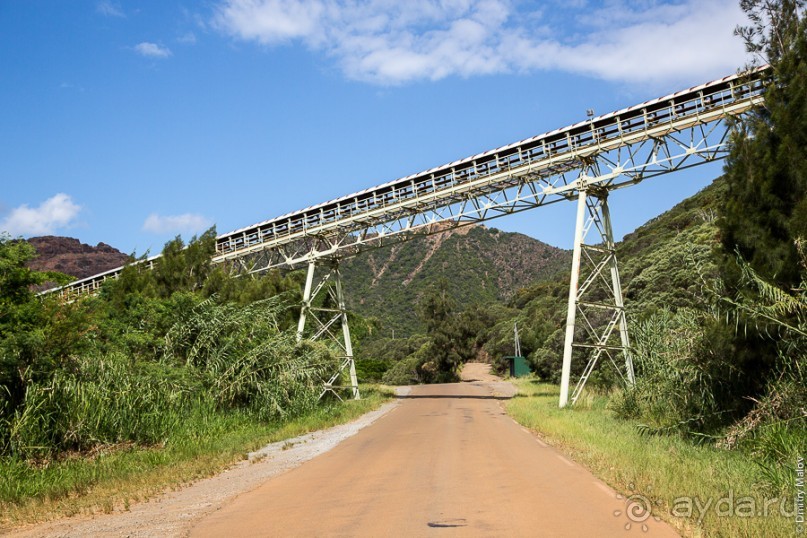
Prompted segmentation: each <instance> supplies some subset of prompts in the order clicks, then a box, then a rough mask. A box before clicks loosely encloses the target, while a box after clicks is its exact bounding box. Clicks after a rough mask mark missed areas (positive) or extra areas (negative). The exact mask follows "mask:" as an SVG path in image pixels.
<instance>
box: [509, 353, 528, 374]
mask: <svg viewBox="0 0 807 538" xmlns="http://www.w3.org/2000/svg"><path fill="white" fill-rule="evenodd" d="M505 359H507V362H508V363H509V364H510V377H524V376H525V375H529V374H530V363H528V362H527V359H525V358H524V357H505Z"/></svg>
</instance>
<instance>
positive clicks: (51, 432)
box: [9, 354, 191, 458]
mask: <svg viewBox="0 0 807 538" xmlns="http://www.w3.org/2000/svg"><path fill="white" fill-rule="evenodd" d="M190 392H191V391H190V390H189V387H188V386H186V385H184V384H181V383H176V381H175V380H171V379H166V378H163V377H161V376H156V375H153V376H151V375H144V372H143V371H142V370H141V369H138V368H137V367H135V366H134V365H132V364H131V362H130V361H129V360H128V359H127V358H126V357H124V356H123V355H120V354H112V355H108V356H100V357H96V356H88V357H85V358H83V359H81V360H79V361H78V363H77V365H76V368H75V369H74V370H73V371H68V370H60V371H57V372H56V373H55V374H54V376H53V377H52V378H51V379H50V380H49V381H47V382H33V383H30V384H28V386H27V388H26V391H25V397H24V400H23V404H22V405H21V406H20V407H19V408H18V409H17V410H16V412H15V413H14V416H13V417H12V419H11V421H10V423H9V444H10V449H11V452H12V453H13V454H16V455H18V456H21V457H23V458H41V457H50V456H52V455H54V454H55V453H57V452H63V451H68V450H86V449H88V448H91V447H93V446H95V445H99V444H114V443H119V442H122V441H134V442H138V443H144V444H155V443H159V442H162V441H164V440H165V439H166V438H167V437H168V435H169V434H170V432H171V431H172V430H173V429H174V428H175V427H176V426H177V425H178V423H179V421H180V420H181V418H182V412H183V411H182V410H183V408H184V407H185V404H186V403H187V401H188V399H189V397H190Z"/></svg>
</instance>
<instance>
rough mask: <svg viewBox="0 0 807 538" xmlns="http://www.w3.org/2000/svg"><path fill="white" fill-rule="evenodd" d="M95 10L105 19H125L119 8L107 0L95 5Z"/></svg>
mask: <svg viewBox="0 0 807 538" xmlns="http://www.w3.org/2000/svg"><path fill="white" fill-rule="evenodd" d="M95 10H96V11H97V12H98V13H100V14H101V15H104V16H107V17H125V16H126V14H125V13H124V12H123V10H122V9H121V8H120V6H119V5H118V4H117V3H115V2H110V1H109V0H102V1H101V2H98V3H97V4H95Z"/></svg>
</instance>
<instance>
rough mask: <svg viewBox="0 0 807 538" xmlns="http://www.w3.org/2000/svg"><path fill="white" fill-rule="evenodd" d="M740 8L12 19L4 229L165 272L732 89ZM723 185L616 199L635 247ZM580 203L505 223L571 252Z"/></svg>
mask: <svg viewBox="0 0 807 538" xmlns="http://www.w3.org/2000/svg"><path fill="white" fill-rule="evenodd" d="M737 4H738V0H675V1H666V2H665V1H656V0H635V1H623V0H601V1H593V0H565V1H561V0H557V1H555V0H547V1H543V2H519V1H516V0H512V1H510V0H442V1H436V0H407V1H406V2H398V1H394V0H209V1H206V2H191V1H184V2H183V1H174V0H159V1H157V0H153V1H138V2H135V1H126V0H117V1H113V0H104V1H71V2H62V1H58V0H51V1H37V0H26V1H2V2H0V100H2V103H3V112H2V121H0V186H2V187H1V188H0V231H2V230H5V231H7V232H9V233H10V234H11V235H12V236H20V235H21V236H25V237H29V236H35V235H44V234H56V235H68V236H72V237H77V238H79V239H80V240H81V241H82V242H86V243H90V244H95V243H98V242H101V241H103V242H106V243H108V244H111V245H113V246H115V247H117V248H119V249H121V250H123V251H125V252H134V251H136V252H137V253H138V254H143V253H145V252H146V251H149V250H150V251H151V253H152V254H154V253H157V252H159V251H160V250H161V248H162V245H163V244H164V242H165V241H167V240H168V239H170V238H172V237H174V236H175V235H177V234H182V235H183V237H186V238H188V237H190V235H192V234H194V233H198V232H201V231H204V230H205V229H206V228H207V227H208V226H210V225H213V224H216V226H217V230H218V231H219V232H220V233H222V232H227V231H230V230H233V229H236V228H240V227H243V226H246V225H249V224H252V223H254V222H258V221H262V220H266V219H269V218H272V217H275V216H278V215H280V214H283V213H287V212H289V211H292V210H295V209H299V208H303V207H306V206H309V205H312V204H315V203H318V202H322V201H325V200H328V199H332V198H335V197H337V196H340V195H343V194H348V193H350V192H354V191H357V190H361V189H364V188H366V187H369V186H371V185H375V184H378V183H383V182H386V181H390V180H392V179H395V178H398V177H401V176H404V175H408V174H411V173H414V172H418V171H421V170H424V169H427V168H430V167H433V166H436V165H439V164H443V163H447V162H450V161H454V160H456V159H459V158H463V157H466V156H469V155H472V154H475V153H478V152H480V151H485V150H488V149H491V148H494V147H498V146H501V145H504V144H507V143H510V142H514V141H517V140H520V139H523V138H527V137H529V136H533V135H537V134H540V133H543V132H546V131H549V130H552V129H555V128H558V127H562V126H565V125H567V124H571V123H575V122H577V121H580V120H582V119H585V112H586V109H588V108H593V109H594V110H595V111H596V113H597V114H604V113H607V112H610V111H612V110H616V109H619V108H623V107H626V106H630V105H633V104H636V103H638V102H641V101H645V100H648V99H652V98H655V97H659V96H661V95H664V94H667V93H671V92H674V91H677V90H680V89H683V88H686V87H690V86H693V85H696V84H700V83H702V82H706V81H707V80H712V79H716V78H719V77H722V76H725V75H728V74H731V73H733V72H734V71H735V70H736V69H737V68H738V67H741V66H742V65H743V64H744V63H745V62H746V55H745V52H744V50H743V46H742V43H741V42H740V40H739V39H738V38H736V37H734V36H733V35H732V30H733V29H734V27H735V26H736V25H737V24H742V23H745V19H744V17H743V14H742V12H741V11H740V9H739V7H738V5H737ZM720 172H721V165H720V164H716V165H709V166H708V167H707V166H703V167H699V168H696V169H694V171H691V172H683V173H679V174H673V175H670V176H666V177H664V178H659V179H655V180H652V181H649V182H647V183H646V184H643V185H639V186H637V187H634V188H631V189H625V190H623V191H619V192H617V193H615V194H614V195H613V196H612V198H611V204H612V213H613V218H614V221H615V222H614V225H615V231H616V233H617V235H619V236H621V235H623V234H624V233H627V232H630V231H631V230H633V229H634V228H635V227H637V226H639V225H640V224H642V223H644V222H645V221H646V220H648V219H649V218H652V217H653V216H656V215H658V214H659V213H661V212H663V211H664V210H666V209H669V208H670V207H672V206H673V205H674V204H675V203H677V202H678V201H680V200H682V199H683V198H685V197H686V196H688V195H690V194H692V193H694V192H696V191H697V190H699V189H700V188H702V187H703V186H705V185H706V184H708V183H709V181H711V180H712V179H713V178H714V177H716V176H717V175H719V174H720ZM573 205H574V204H567V205H564V206H556V207H552V208H545V209H538V210H535V211H530V212H527V213H524V214H521V215H517V216H513V217H508V218H504V219H499V220H497V221H495V222H493V223H491V225H492V226H495V227H498V228H501V229H504V230H508V231H519V232H522V233H526V234H528V235H531V236H533V237H536V238H538V239H541V240H544V241H546V242H548V243H550V244H553V245H557V246H562V247H568V246H569V245H570V244H571V241H572V235H573V229H572V228H573V221H574V214H573V213H574V207H573Z"/></svg>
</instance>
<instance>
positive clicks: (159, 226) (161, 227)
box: [143, 213, 213, 234]
mask: <svg viewBox="0 0 807 538" xmlns="http://www.w3.org/2000/svg"><path fill="white" fill-rule="evenodd" d="M212 225H213V222H212V221H211V220H210V219H208V218H206V217H203V216H202V215H196V214H193V213H183V214H182V215H165V216H163V215H158V214H156V213H152V214H151V215H149V216H148V217H147V218H146V221H145V222H144V223H143V231H146V232H152V233H155V234H167V233H175V234H195V233H199V232H203V231H205V230H207V229H208V228H210V227H211V226H212Z"/></svg>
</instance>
